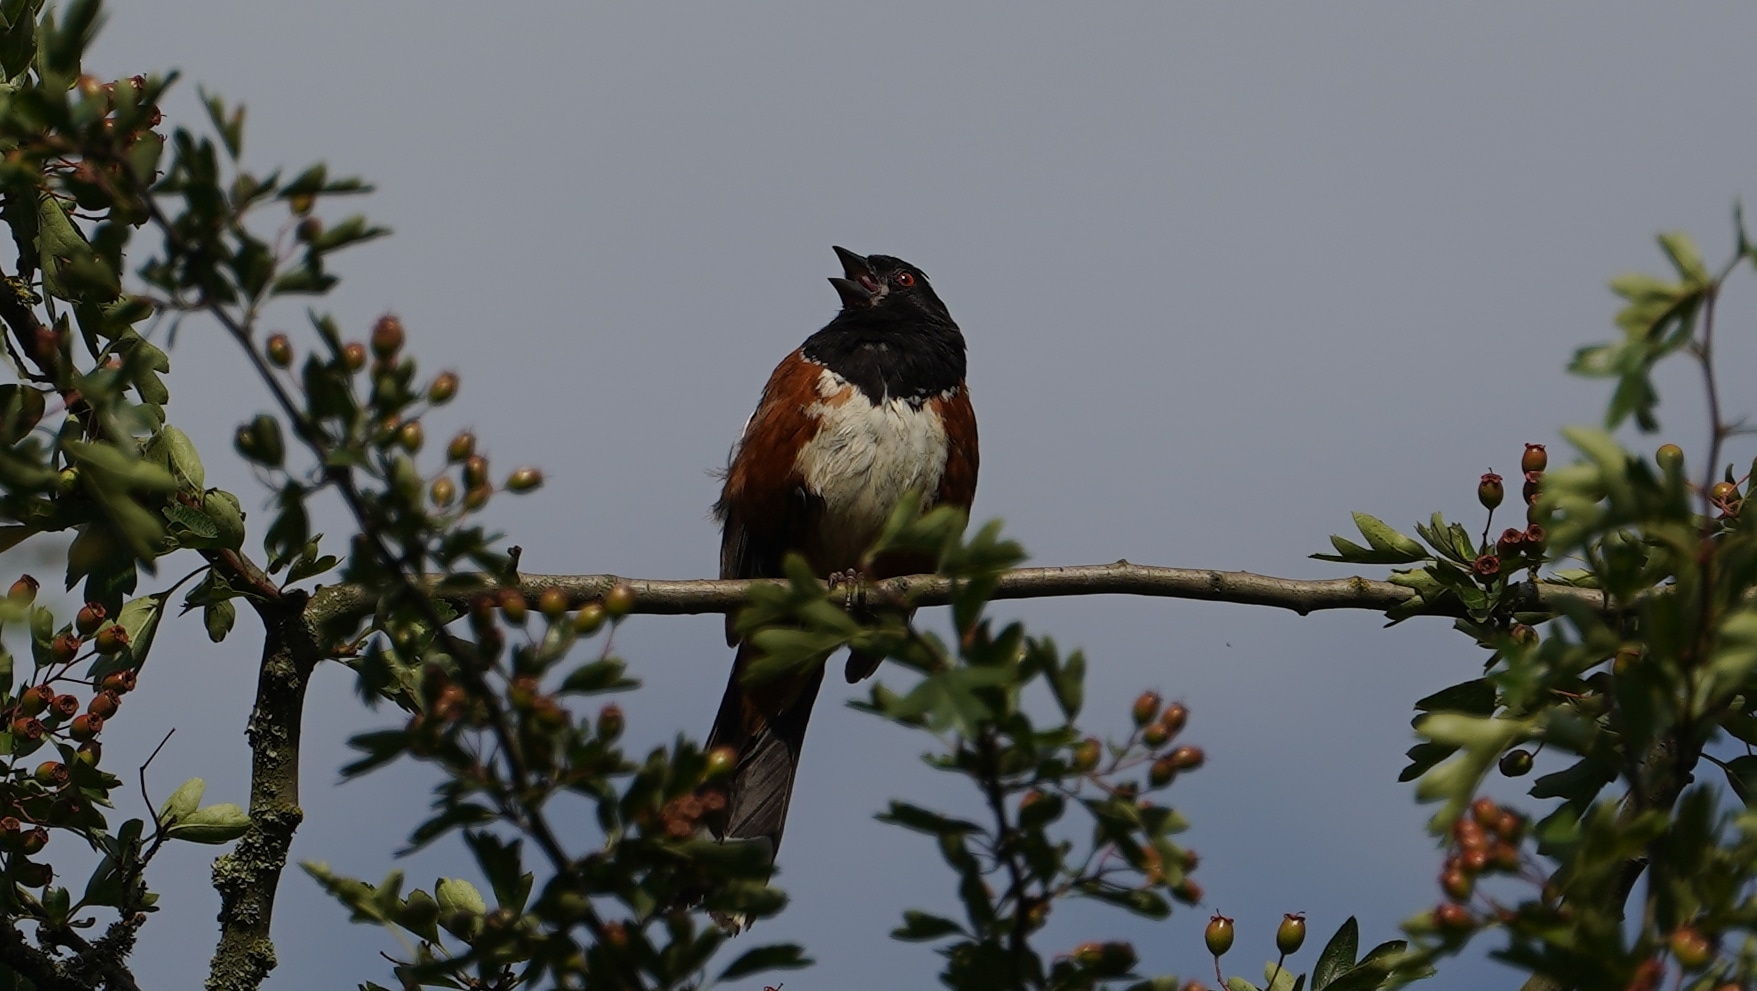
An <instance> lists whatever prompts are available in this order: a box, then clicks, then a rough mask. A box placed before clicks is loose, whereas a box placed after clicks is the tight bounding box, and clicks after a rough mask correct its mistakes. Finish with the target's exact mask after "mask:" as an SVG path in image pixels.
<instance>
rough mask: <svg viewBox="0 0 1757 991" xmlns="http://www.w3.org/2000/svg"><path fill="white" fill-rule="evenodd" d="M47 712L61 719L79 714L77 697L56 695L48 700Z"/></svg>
mask: <svg viewBox="0 0 1757 991" xmlns="http://www.w3.org/2000/svg"><path fill="white" fill-rule="evenodd" d="M49 713H50V715H53V716H57V717H59V718H61V719H72V718H73V717H74V716H76V715H78V714H79V699H77V698H74V697H73V696H71V695H57V696H55V697H54V698H53V699H50V700H49Z"/></svg>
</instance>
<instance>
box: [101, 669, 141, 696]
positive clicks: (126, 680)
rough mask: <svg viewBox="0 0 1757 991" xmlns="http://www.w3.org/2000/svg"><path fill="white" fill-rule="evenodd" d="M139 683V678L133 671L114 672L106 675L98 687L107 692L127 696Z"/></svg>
mask: <svg viewBox="0 0 1757 991" xmlns="http://www.w3.org/2000/svg"><path fill="white" fill-rule="evenodd" d="M137 682H138V676H137V675H135V673H134V672H133V671H112V672H110V673H109V674H107V675H104V680H103V681H100V682H98V687H99V688H100V689H102V690H104V691H106V692H115V693H116V694H117V695H127V694H128V693H129V692H132V691H134V686H135V684H136V683H137Z"/></svg>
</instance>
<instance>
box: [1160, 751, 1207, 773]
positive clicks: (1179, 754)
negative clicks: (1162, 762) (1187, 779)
mask: <svg viewBox="0 0 1757 991" xmlns="http://www.w3.org/2000/svg"><path fill="white" fill-rule="evenodd" d="M1169 756H1170V758H1171V764H1172V766H1173V767H1175V768H1177V769H1178V770H1180V771H1194V770H1195V769H1196V768H1198V767H1201V766H1202V764H1203V762H1205V761H1206V760H1207V759H1208V757H1207V755H1206V754H1204V753H1202V748H1201V747H1190V746H1183V747H1179V748H1177V749H1176V750H1173V751H1172V752H1171V753H1170V755H1169Z"/></svg>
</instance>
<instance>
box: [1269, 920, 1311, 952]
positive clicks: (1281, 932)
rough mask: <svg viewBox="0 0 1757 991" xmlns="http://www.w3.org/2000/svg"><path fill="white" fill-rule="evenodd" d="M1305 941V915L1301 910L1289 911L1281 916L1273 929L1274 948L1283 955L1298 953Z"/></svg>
mask: <svg viewBox="0 0 1757 991" xmlns="http://www.w3.org/2000/svg"><path fill="white" fill-rule="evenodd" d="M1305 943H1306V917H1305V913H1303V912H1289V913H1287V914H1286V915H1283V916H1282V917H1281V925H1279V926H1277V927H1276V929H1275V949H1277V950H1279V951H1280V952H1281V954H1282V955H1283V956H1286V955H1288V954H1293V953H1298V952H1299V948H1300V947H1302V946H1304V945H1305Z"/></svg>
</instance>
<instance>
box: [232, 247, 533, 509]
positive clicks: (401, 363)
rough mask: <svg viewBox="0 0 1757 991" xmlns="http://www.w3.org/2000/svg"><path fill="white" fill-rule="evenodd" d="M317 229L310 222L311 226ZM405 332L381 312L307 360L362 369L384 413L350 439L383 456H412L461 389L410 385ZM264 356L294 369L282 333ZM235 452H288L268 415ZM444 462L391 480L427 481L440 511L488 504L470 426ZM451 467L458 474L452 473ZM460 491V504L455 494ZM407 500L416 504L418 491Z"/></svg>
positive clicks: (521, 478) (248, 429) (264, 455)
mask: <svg viewBox="0 0 1757 991" xmlns="http://www.w3.org/2000/svg"><path fill="white" fill-rule="evenodd" d="M315 223H316V218H314V217H306V218H305V221H304V222H302V223H301V225H300V230H301V236H302V237H305V236H308V235H309V236H316V235H315V234H313V233H311V232H310V231H307V228H308V227H310V225H312V224H315ZM316 229H318V228H313V229H312V230H316ZM406 341H407V332H406V331H405V330H404V328H403V323H402V321H401V320H399V319H398V318H397V317H396V316H394V315H392V314H386V315H384V316H382V317H380V318H379V319H378V320H377V322H375V323H374V324H373V326H372V332H371V335H370V336H369V338H368V342H367V343H366V344H362V343H360V342H359V341H348V342H345V343H344V342H342V341H340V340H334V341H331V342H330V343H331V345H332V347H331V350H332V351H333V354H332V356H331V358H330V359H329V360H328V361H327V362H323V361H321V360H319V359H317V358H316V357H315V356H313V357H311V358H308V359H307V363H308V364H310V363H311V362H317V363H318V365H319V366H321V367H323V368H325V369H327V370H328V371H330V372H332V373H334V374H338V375H342V376H345V378H346V379H347V380H349V381H352V380H353V379H355V378H357V377H359V376H362V375H364V376H365V381H366V384H367V385H368V387H369V388H370V393H371V397H370V398H371V407H372V408H373V409H377V410H395V411H396V412H387V413H384V415H382V416H377V417H376V419H373V420H371V421H370V422H361V423H359V424H358V425H356V427H355V428H354V430H355V432H356V433H357V435H358V436H357V437H356V438H355V439H356V440H358V441H361V442H363V443H365V444H367V445H369V446H370V447H371V448H373V449H375V450H377V451H379V452H381V453H383V454H385V455H387V456H388V455H391V454H401V455H405V456H409V457H413V456H414V455H416V454H419V453H420V451H421V449H422V448H423V447H424V446H425V444H426V439H427V437H426V429H425V428H424V426H423V425H422V421H421V417H422V416H423V415H424V414H425V413H426V412H427V411H428V410H430V409H432V408H434V407H438V406H443V405H445V404H446V403H449V402H451V401H452V399H454V398H455V397H456V396H457V394H458V387H459V384H460V380H459V378H458V376H457V373H456V372H449V371H448V372H441V373H439V374H438V375H436V376H434V377H433V379H432V380H431V381H430V382H428V383H427V384H426V386H424V387H421V388H416V387H415V386H414V380H415V373H416V369H415V363H414V361H413V360H412V359H410V358H408V357H407V356H406V355H404V354H403V345H404V344H405V342H406ZM263 357H264V359H265V360H266V361H267V363H268V364H269V365H270V366H271V367H273V368H277V369H282V370H287V369H291V368H292V367H293V364H294V362H295V360H296V359H297V354H296V353H295V350H294V348H293V342H292V339H291V338H290V337H289V336H288V335H287V334H285V333H283V332H276V333H273V334H270V335H269V337H268V339H267V340H266V341H265V342H264V344H263ZM234 445H235V446H236V447H237V449H238V452H239V453H240V454H242V455H244V456H245V457H246V458H248V459H249V460H251V461H253V462H256V463H258V464H261V465H264V466H266V467H269V468H279V467H280V466H281V464H282V461H283V459H284V457H285V448H284V444H283V442H282V440H281V435H280V425H279V424H278V423H277V422H276V421H275V420H274V418H272V417H268V416H259V417H257V418H256V419H255V420H253V421H251V422H250V423H247V424H245V425H243V426H241V427H239V428H238V431H237V434H236V436H235V437H234ZM445 458H446V467H445V468H443V469H441V470H440V471H439V472H438V473H437V474H435V475H433V476H432V477H430V478H428V479H426V480H424V482H423V481H422V480H420V479H418V478H417V477H416V476H414V475H413V470H412V466H411V468H410V470H408V471H407V472H404V471H393V472H392V481H393V483H396V484H401V483H402V482H403V481H404V480H405V479H409V480H410V481H411V482H412V484H413V485H414V487H415V488H416V491H418V490H419V487H420V486H421V485H422V484H425V487H426V492H427V499H428V501H429V502H430V504H431V505H432V506H433V508H434V509H436V510H439V511H441V512H442V513H448V512H451V511H452V508H453V506H454V504H456V505H459V506H460V509H459V510H458V515H462V514H463V513H469V512H475V511H476V510H479V509H481V508H482V507H483V506H486V505H487V504H488V500H489V498H490V497H491V496H492V495H493V494H494V484H493V482H492V481H491V480H490V478H489V473H488V458H487V456H486V455H483V454H480V453H478V452H477V450H476V436H475V435H474V434H472V433H470V432H469V431H467V430H466V431H462V432H460V433H458V434H457V435H456V436H455V437H453V438H452V439H451V441H450V442H449V443H448V444H447V445H446V448H445ZM454 473H455V477H454ZM542 484H543V473H542V472H541V471H539V470H538V469H536V468H530V467H523V468H517V469H515V470H514V471H512V472H511V473H510V474H509V475H507V477H506V479H505V480H504V481H503V482H502V487H503V488H505V489H506V490H507V491H509V492H529V491H531V490H533V489H536V488H537V487H538V486H540V485H542ZM460 492H461V493H462V499H461V503H460V499H459V493H460ZM411 501H416V502H418V501H419V499H418V497H417V498H415V499H412V500H411Z"/></svg>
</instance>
